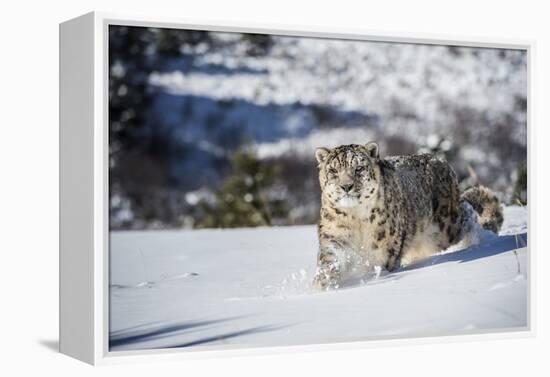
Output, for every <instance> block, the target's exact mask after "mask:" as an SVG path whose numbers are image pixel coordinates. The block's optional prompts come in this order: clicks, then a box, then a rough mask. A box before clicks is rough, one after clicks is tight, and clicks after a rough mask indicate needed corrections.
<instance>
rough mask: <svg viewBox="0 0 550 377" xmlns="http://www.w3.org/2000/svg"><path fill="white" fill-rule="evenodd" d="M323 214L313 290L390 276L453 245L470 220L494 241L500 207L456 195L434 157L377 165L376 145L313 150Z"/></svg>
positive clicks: (478, 190)
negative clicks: (356, 274) (356, 277)
mask: <svg viewBox="0 0 550 377" xmlns="http://www.w3.org/2000/svg"><path fill="white" fill-rule="evenodd" d="M315 157H316V159H317V162H318V169H319V183H320V186H321V209H320V221H319V224H318V238H319V251H318V255H317V269H316V273H315V277H314V280H313V285H314V287H316V288H319V289H332V288H338V287H339V285H340V282H341V281H342V279H343V278H344V277H345V276H346V274H347V273H349V272H350V271H361V272H362V273H365V272H368V271H373V270H374V269H375V268H376V269H382V268H383V269H385V270H387V271H393V270H395V269H396V268H398V267H401V266H406V265H408V264H410V263H412V262H415V261H417V260H420V259H423V258H426V257H428V256H431V255H434V254H435V253H437V252H438V251H442V250H445V249H447V248H448V247H449V246H451V245H453V244H456V243H457V242H459V241H460V240H461V239H462V238H463V237H464V236H465V232H466V231H467V228H468V225H467V224H468V219H470V218H471V217H472V215H473V214H475V218H477V221H478V223H479V225H480V226H482V227H483V228H485V229H488V230H490V231H493V232H495V233H498V231H499V230H500V227H501V226H502V222H503V215H502V206H501V204H500V202H499V200H498V198H497V196H496V194H495V193H494V192H492V191H491V190H490V189H488V188H487V187H484V186H480V185H478V186H475V187H471V188H469V189H467V190H466V191H464V192H463V193H462V194H461V193H460V191H459V185H458V180H457V175H456V173H455V171H454V170H453V168H452V167H451V165H450V164H449V163H448V162H447V161H446V160H444V159H443V158H442V157H440V156H435V155H432V154H413V155H405V156H390V157H386V158H381V157H380V155H379V148H378V144H377V143H375V142H370V143H367V144H365V145H356V144H351V145H341V146H339V147H336V148H333V149H328V148H317V149H316V151H315Z"/></svg>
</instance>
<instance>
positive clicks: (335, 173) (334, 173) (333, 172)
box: [328, 168, 338, 175]
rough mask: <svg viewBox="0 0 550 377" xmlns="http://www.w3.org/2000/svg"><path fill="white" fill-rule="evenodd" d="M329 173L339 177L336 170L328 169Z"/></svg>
mask: <svg viewBox="0 0 550 377" xmlns="http://www.w3.org/2000/svg"><path fill="white" fill-rule="evenodd" d="M328 173H329V174H330V175H337V174H338V171H337V170H336V169H334V168H329V169H328Z"/></svg>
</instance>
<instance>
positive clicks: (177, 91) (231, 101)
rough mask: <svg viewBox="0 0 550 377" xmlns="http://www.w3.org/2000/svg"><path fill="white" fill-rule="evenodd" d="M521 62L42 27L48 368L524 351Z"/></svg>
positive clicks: (427, 51)
mask: <svg viewBox="0 0 550 377" xmlns="http://www.w3.org/2000/svg"><path fill="white" fill-rule="evenodd" d="M532 48H533V46H532V43H530V42H515V41H514V42H508V41H505V42H503V41H481V40H460V39H457V40H455V39H450V38H441V39H437V40H435V39H429V38H423V37H421V36H415V35H414V34H411V35H391V34H370V35H361V34H360V33H356V32H348V31H336V32H335V31H330V30H311V29H303V30H301V31H299V30H288V29H284V28H280V29H277V28H273V29H268V28H264V27H250V26H242V25H192V24H186V23H181V22H179V21H173V20H159V19H143V18H131V17H126V16H119V15H109V14H103V13H90V14H87V15H84V16H81V17H78V18H76V19H73V20H70V21H67V22H65V23H62V24H61V25H60V104H61V105H60V175H61V178H60V203H61V204H60V206H61V207H60V219H61V220H60V228H61V234H60V271H61V272H60V349H61V352H63V353H66V354H68V355H70V356H73V357H76V358H78V359H81V360H83V361H86V362H88V363H92V364H96V363H108V362H113V361H119V360H132V359H136V358H154V357H179V358H181V357H190V356H192V355H197V354H207V355H212V354H213V355H216V354H217V353H218V352H233V353H239V352H247V353H250V352H266V351H267V352H271V351H273V350H275V351H277V350H289V349H291V350H293V349H303V348H304V347H307V348H324V347H335V346H336V344H338V345H339V346H342V345H344V346H354V345H355V346H357V345H359V346H365V345H371V344H373V345H376V344H379V343H380V342H400V341H403V340H404V339H421V338H423V339H428V341H429V339H431V338H433V337H444V338H446V339H450V340H453V339H455V338H456V337H457V336H461V337H479V336H480V334H484V336H491V335H490V334H494V333H498V334H499V336H518V335H519V336H525V335H526V334H530V333H531V332H532V312H531V310H530V308H531V305H532V296H531V288H532V287H531V281H532V270H531V265H532V263H533V262H532V261H533V250H532V249H531V248H529V247H528V232H529V218H530V211H529V206H530V204H531V200H530V199H531V197H530V196H529V192H530V188H531V187H530V185H529V183H528V182H529V152H530V149H529V145H530V143H529V140H530V129H531V128H532V125H531V124H530V91H531V87H530V80H531V78H530V67H531V62H530V61H531V52H532ZM424 341H426V340H424ZM199 351H200V352H199Z"/></svg>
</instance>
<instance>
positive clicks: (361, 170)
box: [355, 166, 365, 175]
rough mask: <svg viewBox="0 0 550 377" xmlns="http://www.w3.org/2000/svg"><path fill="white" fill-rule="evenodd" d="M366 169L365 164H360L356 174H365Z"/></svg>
mask: <svg viewBox="0 0 550 377" xmlns="http://www.w3.org/2000/svg"><path fill="white" fill-rule="evenodd" d="M364 171H365V167H364V166H358V167H356V168H355V175H359V174H363V172H364Z"/></svg>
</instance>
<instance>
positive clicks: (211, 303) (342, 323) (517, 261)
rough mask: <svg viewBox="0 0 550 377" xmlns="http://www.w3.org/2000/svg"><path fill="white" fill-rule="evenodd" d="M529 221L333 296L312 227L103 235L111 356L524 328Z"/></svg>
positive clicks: (512, 220) (510, 210) (516, 215)
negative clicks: (107, 239)
mask: <svg viewBox="0 0 550 377" xmlns="http://www.w3.org/2000/svg"><path fill="white" fill-rule="evenodd" d="M527 217H528V216H527V209H526V208H522V207H507V208H506V209H505V222H504V226H503V230H502V232H501V234H500V235H499V236H498V237H497V236H490V235H488V234H483V235H482V237H481V243H480V244H478V245H476V246H472V247H470V248H468V249H465V250H461V251H454V252H446V253H445V252H444V253H441V254H440V255H436V256H434V257H432V258H429V259H427V260H425V261H422V262H420V263H417V264H416V265H413V266H408V267H407V268H403V269H401V270H399V271H397V272H393V273H387V274H384V273H383V274H381V275H380V276H378V277H371V278H370V279H367V280H366V281H356V282H350V283H349V284H348V285H347V286H346V287H343V288H341V289H339V290H336V291H330V292H316V291H313V290H312V289H311V287H310V282H311V279H312V276H313V273H314V269H315V257H316V253H317V235H316V229H315V227H314V226H296V227H275V228H254V229H235V230H195V231H187V230H186V231H143V232H142V231H140V232H137V231H130V232H112V233H111V247H110V253H111V266H110V269H111V281H110V297H111V299H110V311H111V312H110V346H111V350H112V351H120V350H135V349H152V348H173V347H194V348H195V346H196V347H199V346H224V347H226V346H228V345H229V346H240V347H244V346H246V347H249V346H276V345H292V344H311V343H327V342H339V341H353V340H365V339H372V338H386V337H405V336H407V337H410V336H429V335H448V334H463V333H471V332H479V331H491V330H497V329H517V328H521V327H525V326H526V325H527V304H528V302H527V292H528V280H529V279H528V274H527V273H528V271H527V268H528V263H527V262H528V249H527V247H526V246H527Z"/></svg>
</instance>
